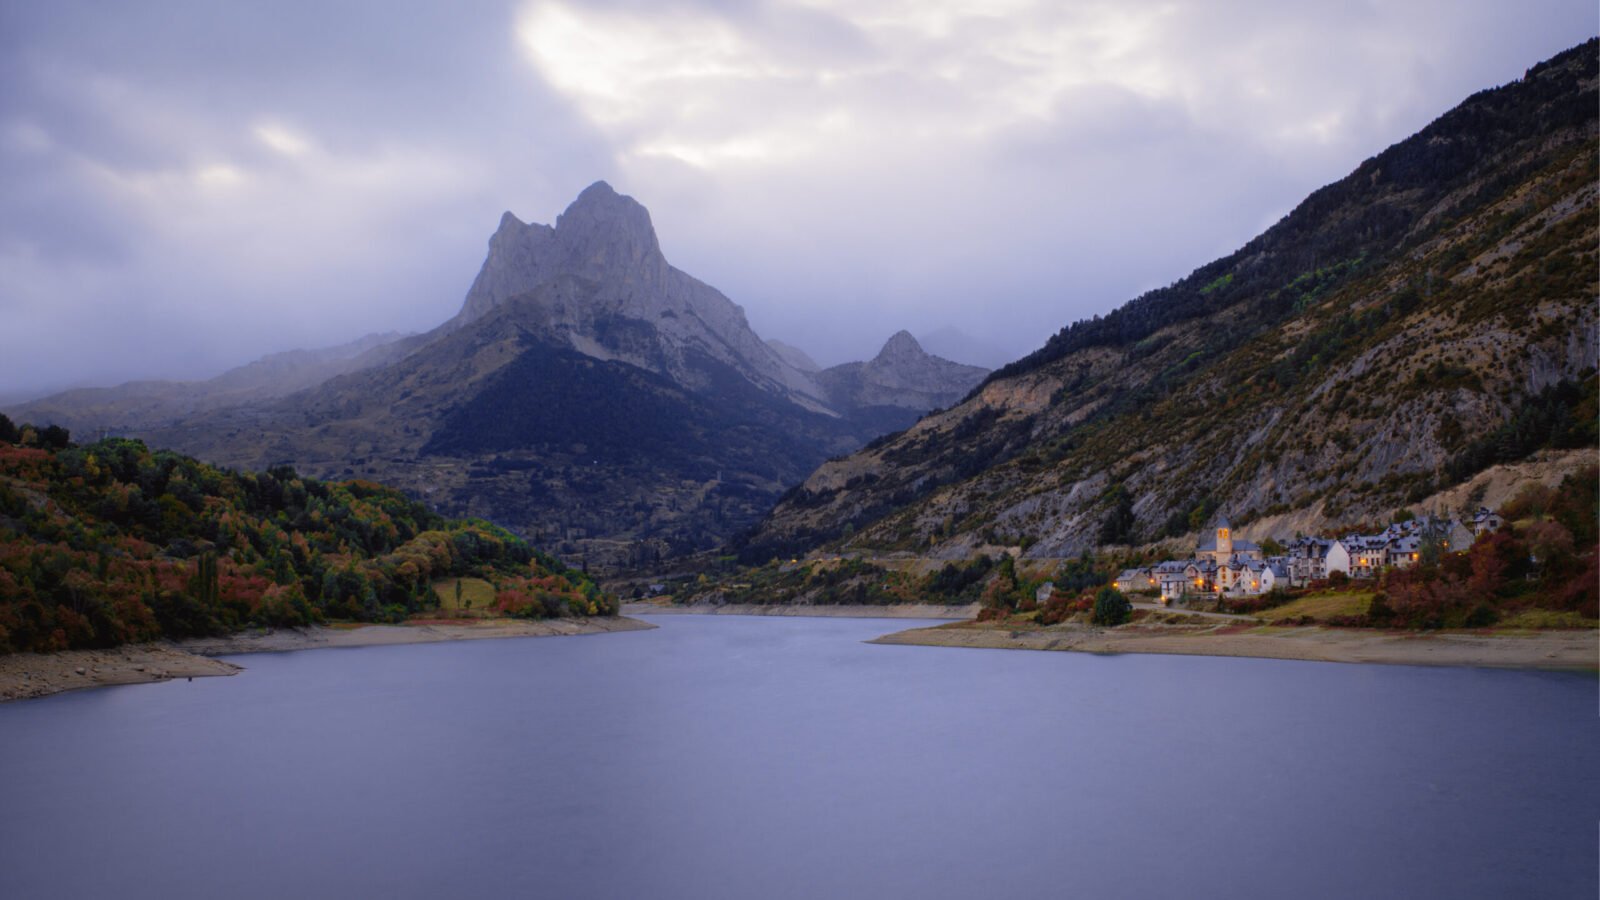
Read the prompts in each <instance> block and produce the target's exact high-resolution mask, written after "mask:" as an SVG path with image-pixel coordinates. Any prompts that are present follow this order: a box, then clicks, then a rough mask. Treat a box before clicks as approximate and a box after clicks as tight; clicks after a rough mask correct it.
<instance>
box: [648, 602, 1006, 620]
mask: <svg viewBox="0 0 1600 900" xmlns="http://www.w3.org/2000/svg"><path fill="white" fill-rule="evenodd" d="M622 613H623V615H630V616H655V615H689V616H818V617H822V618H830V619H832V618H839V619H970V618H973V617H974V616H976V615H977V614H978V604H976V603H973V604H971V605H969V606H940V605H939V604H937V603H896V604H893V605H890V606H862V605H858V604H832V605H822V604H818V605H813V606H805V605H800V604H794V603H772V604H766V603H724V604H721V605H713V604H710V603H694V604H689V605H674V604H670V603H659V604H658V603H650V602H638V603H624V604H622Z"/></svg>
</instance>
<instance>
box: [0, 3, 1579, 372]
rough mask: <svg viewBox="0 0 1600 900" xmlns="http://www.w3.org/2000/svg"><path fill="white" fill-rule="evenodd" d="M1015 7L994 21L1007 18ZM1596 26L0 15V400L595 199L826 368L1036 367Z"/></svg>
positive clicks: (976, 15)
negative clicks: (969, 355)
mask: <svg viewBox="0 0 1600 900" xmlns="http://www.w3.org/2000/svg"><path fill="white" fill-rule="evenodd" d="M996 10H998V11H999V14H996V12H995V11H996ZM1595 19H1596V16H1595V13H1594V10H1593V8H1592V4H1589V3H1580V2H1573V0H1542V2H1537V3H1534V4H1531V5H1530V4H1523V5H1519V6H1518V7H1517V8H1515V9H1512V8H1509V7H1507V5H1505V4H1500V3H1496V2H1490V0H1483V2H1477V3H1443V2H1433V0H1426V2H1424V0H1415V2H1386V3H1383V4H1377V3H1368V4H1322V5H1312V6H1311V7H1306V6H1305V5H1303V4H1282V3H1268V2H1234V3H1221V4H1204V5H1203V6H1202V5H1181V4H1180V5H1174V4H1166V3H1154V2H1149V3H1144V2H1125V3H1103V4H1102V3H1084V2H1077V3H1070V4H1059V3H1032V2H1025V0H1016V2H1012V3H999V2H990V3H982V4H976V3H973V4H969V3H963V2H959V0H950V2H943V3H936V2H915V3H913V2H903V3H902V2H898V0H876V2H844V0H837V2H836V0H793V2H767V3H732V2H675V3H666V4H663V3H658V2H649V3H646V2H585V3H581V4H579V3H558V2H542V0H526V2H523V0H518V2H511V0H503V2H481V3H473V4H451V5H440V4H433V3H423V2H408V3H395V2H381V3H380V2H357V0H339V2H322V3H310V2H272V3H264V2H263V3H242V4H241V3H230V4H215V3H205V2H177V0H167V2H159V0H156V2H147V3H140V4H103V3H91V2H72V0H64V2H56V3H51V4H21V3H14V4H6V5H4V6H0V82H3V84H4V86H5V90H3V91H0V321H4V323H5V325H6V327H5V328H4V329H0V394H8V393H17V392H26V391H34V390H44V389H47V388H52V387H57V386H61V385H64V384H67V383H72V382H99V383H105V382H111V381H119V380H124V379H127V378H133V377H150V376H157V377H204V376H207V375H210V374H214V373H216V372H217V371H220V370H221V369H222V368H224V367H226V366H229V365H234V364H238V363H241V362H244V361H247V360H248V359H250V358H252V357H254V356H258V355H260V354H263V353H267V352H272V351H275V350H281V349H287V348H289V347H294V346H318V345H326V344H331V343H336V342H340V341H344V340H349V339H352V338H354V337H357V336H359V335H360V334H363V333H365V332H368V331H380V330H390V329H396V328H399V329H413V330H420V329H425V328H428V327H431V326H432V325H434V324H437V322H439V321H441V320H442V319H444V318H445V317H447V316H448V315H450V314H452V313H453V312H454V311H455V309H456V308H457V306H458V305H459V303H460V300H461V297H462V295H463V293H464V292H465V289H466V287H467V284H468V283H469V282H470V280H471V277H472V275H473V274H474V272H475V271H476V268H477V265H478V264H479V262H480V261H481V260H482V256H483V252H484V243H485V241H486V239H487V237H488V234H489V233H490V231H491V230H492V229H493V227H494V225H495V223H496V221H497V220H498V217H499V213H500V211H501V210H504V209H511V210H512V211H514V212H516V213H517V214H518V215H519V216H520V217H522V218H523V219H524V220H534V221H545V222H549V221H552V220H553V219H554V218H555V216H556V214H558V213H559V212H560V211H561V209H562V208H563V207H564V206H565V204H566V203H568V202H569V201H570V200H571V199H572V198H573V197H574V196H576V194H577V193H578V191H579V190H581V189H582V188H583V187H584V186H585V185H587V184H588V183H590V182H592V181H594V180H596V179H599V178H604V179H607V180H609V181H611V183H612V184H613V185H614V186H615V187H617V188H618V189H619V190H621V191H623V192H625V193H629V194H632V195H634V196H635V197H637V198H638V199H639V200H640V201H641V202H643V203H644V204H645V205H646V206H648V207H649V208H650V210H651V212H652V214H653V216H654V219H655V221H656V224H657V228H658V231H659V232H660V235H661V240H662V245H663V247H664V249H665V250H666V252H667V254H668V256H669V258H670V259H672V261H673V262H674V263H675V264H677V265H678V266H680V267H681V268H683V269H685V270H686V271H689V272H690V273H692V274H694V275H696V276H698V277H700V278H702V279H704V280H706V281H708V282H710V283H711V284H714V285H716V286H717V287H719V288H721V289H722V290H723V291H724V292H725V293H727V294H728V295H729V296H731V297H732V298H733V299H734V300H735V301H737V302H739V303H741V304H742V305H744V306H745V307H746V309H747V311H748V313H749V316H750V319H751V322H752V324H753V325H754V326H755V327H756V328H757V330H758V331H760V332H761V333H762V334H763V336H766V337H777V338H780V339H783V340H785V341H788V342H790V343H794V344H797V345H799V346H801V347H803V348H805V349H806V350H807V351H809V352H810V353H812V355H813V356H815V357H816V358H817V359H818V360H819V361H822V362H825V363H829V362H837V361H841V360H844V359H848V358H860V357H862V356H865V355H868V354H870V353H872V352H874V351H875V350H876V349H877V345H878V344H879V343H881V341H882V340H883V339H884V338H885V337H887V336H888V335H889V334H890V333H892V332H893V331H895V330H898V329H900V328H910V329H911V330H912V331H914V332H917V333H928V332H932V331H935V330H938V329H940V328H950V327H953V328H957V329H960V330H963V331H966V332H968V333H969V334H972V335H974V336H976V337H978V338H981V339H983V340H987V341H989V342H991V343H994V344H997V345H999V346H1002V347H1004V348H1006V349H1007V350H1008V351H1009V352H1011V353H1013V354H1020V353H1023V352H1026V351H1027V350H1029V349H1031V348H1032V347H1034V346H1036V345H1038V344H1039V343H1040V342H1042V341H1043V339H1044V338H1045V337H1046V336H1048V334H1050V333H1051V332H1053V331H1055V330H1056V329H1057V328H1059V327H1061V326H1062V325H1064V324H1066V323H1068V322H1070V321H1072V320H1074V319H1077V318H1080V317H1083V316H1087V315H1090V314H1093V313H1097V312H1104V311H1106V310H1108V309H1110V308H1111V307H1113V306H1115V305H1117V304H1118V303H1120V302H1122V301H1124V300H1127V299H1129V298H1130V297H1132V296H1134V295H1135V294H1136V293H1138V292H1139V291H1140V290H1143V289H1146V288H1149V287H1153V286H1156V285H1159V284H1165V283H1167V282H1169V281H1171V280H1172V279H1174V278H1176V277H1179V276H1181V275H1182V274H1184V273H1186V272H1187V271H1188V270H1189V269H1191V268H1193V267H1194V266H1196V265H1198V264H1201V263H1203V262H1206V261H1208V260H1209V259H1211V258H1214V257H1215V256H1217V255H1220V254H1222V253H1226V252H1228V251H1229V250H1231V249H1232V248H1234V247H1236V246H1237V245H1238V244H1240V243H1242V242H1243V241H1244V240H1246V239H1248V238H1249V237H1250V236H1251V235H1253V234H1255V233H1256V232H1258V231H1259V230H1260V229H1261V228H1263V227H1265V226H1266V225H1268V224H1270V223H1271V222H1272V221H1274V220H1275V219H1276V218H1277V217H1278V216H1280V215H1282V214H1283V213H1285V212H1287V211H1288V210H1289V208H1291V207H1292V205H1293V204H1294V203H1295V202H1297V201H1298V200H1299V199H1301V198H1302V197H1303V196H1304V195H1305V194H1306V193H1308V192H1309V191H1311V190H1313V189H1315V188H1316V187H1318V186H1320V185H1321V184H1324V183H1326V182H1328V181H1331V180H1333V179H1335V178H1338V177H1340V176H1342V175H1343V174H1344V173H1345V172H1347V171H1349V170H1350V169H1352V168H1354V166H1355V165H1357V164H1358V163H1359V162H1360V161H1361V160H1362V159H1363V158H1365V157H1366V156H1369V155H1371V154H1373V153H1376V152H1378V151H1379V150H1381V149H1382V148H1383V147H1384V146H1386V145H1387V144H1389V143H1392V142H1393V141H1395V140H1399V139H1401V138H1403V137H1405V136H1406V135H1407V134H1409V133H1411V132H1412V131H1415V130H1416V129H1417V128H1419V127H1421V126H1422V125H1424V124H1426V122H1427V121H1429V120H1430V119H1431V118H1433V117H1434V116H1436V115H1438V114H1440V113H1442V112H1444V111H1445V110H1446V109H1448V108H1449V107H1450V106H1452V105H1454V104H1455V103H1456V102H1459V101H1460V100H1461V99H1463V98H1464V97H1465V96H1467V95H1468V94H1470V93H1471V92H1473V91H1475V90H1478V89H1481V88H1484V87H1489V86H1493V85H1495V84H1497V83H1501V82H1504V81H1507V80H1510V79H1511V78H1514V77H1516V76H1518V75H1520V73H1521V71H1522V70H1523V69H1524V68H1526V67H1527V66H1529V65H1531V64H1533V63H1534V62H1537V61H1538V60H1540V59H1543V58H1545V57H1548V56H1550V55H1552V54H1554V53H1555V52H1558V51H1560V50H1562V49H1565V48H1566V47H1568V46H1571V45H1573V44H1575V43H1578V42H1579V41H1581V40H1583V39H1585V38H1586V37H1588V36H1589V35H1590V34H1592V33H1593V32H1594V31H1595V30H1596V21H1595Z"/></svg>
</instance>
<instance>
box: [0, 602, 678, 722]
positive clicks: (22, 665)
mask: <svg viewBox="0 0 1600 900" xmlns="http://www.w3.org/2000/svg"><path fill="white" fill-rule="evenodd" d="M656 627H658V626H655V625H652V624H650V623H649V622H641V621H639V620H637V619H629V618H627V617H625V616H615V617H606V616H593V617H585V618H580V619H551V620H522V619H492V620H488V621H481V622H472V621H465V620H452V621H441V622H423V623H418V624H416V625H358V626H354V627H344V628H341V627H329V626H325V625H311V626H307V627H304V628H283V629H265V630H256V631H243V632H239V633H237V634H232V635H226V636H223V637H213V638H186V639H184V640H181V641H164V642H161V643H155V644H128V645H124V646H121V647H114V648H111V649H109V650H62V651H59V652H56V653H12V654H7V655H4V656H0V703H8V702H11V701H13V700H30V699H33V698H35V697H47V696H50V695H51V694H60V693H65V692H67V691H79V690H86V689H88V688H96V687H109V686H111V685H118V684H154V683H157V682H162V681H172V680H174V679H177V678H190V679H194V678H208V677H218V676H226V675H237V674H238V673H239V672H242V671H244V669H245V668H246V667H245V666H241V665H239V664H238V663H233V662H228V661H226V660H221V659H215V658H213V657H217V656H233V655H238V654H246V653H284V652H288V651H293V650H315V649H319V648H322V647H379V646H391V645H396V644H431V643H437V642H440V641H465V640H492V639H499V638H520V637H556V636H561V635H582V634H609V633H612V632H618V631H647V630H649V629H652V628H656Z"/></svg>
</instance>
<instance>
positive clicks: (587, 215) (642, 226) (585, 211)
mask: <svg viewBox="0 0 1600 900" xmlns="http://www.w3.org/2000/svg"><path fill="white" fill-rule="evenodd" d="M556 236H557V237H558V238H559V239H560V241H561V243H562V244H563V245H566V246H569V247H576V248H582V251H583V252H584V253H585V255H590V254H595V253H604V254H605V256H606V257H607V258H608V261H609V262H612V263H627V262H634V263H637V262H641V261H643V260H645V259H646V258H648V257H651V256H659V255H660V253H661V245H660V244H659V243H658V242H657V241H656V230H655V226H654V225H652V224H651V223H650V211H649V210H647V209H645V208H644V205H643V204H641V203H640V202H639V201H637V200H635V199H633V198H632V197H629V196H627V195H626V194H619V193H617V192H616V191H614V190H612V189H611V185H609V184H606V183H605V182H604V181H596V182H595V183H594V184H591V185H589V186H588V187H586V188H584V189H583V193H581V194H579V195H578V199H576V200H574V201H572V205H571V206H568V207H567V211H566V212H564V213H562V214H561V215H559V216H557V217H556ZM612 250H615V251H617V252H616V253H611V252H609V251H612Z"/></svg>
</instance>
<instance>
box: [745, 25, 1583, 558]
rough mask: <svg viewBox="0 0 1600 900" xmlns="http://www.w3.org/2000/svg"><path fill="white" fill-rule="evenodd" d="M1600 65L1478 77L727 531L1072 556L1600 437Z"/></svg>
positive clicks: (1342, 513) (1395, 500)
mask: <svg viewBox="0 0 1600 900" xmlns="http://www.w3.org/2000/svg"><path fill="white" fill-rule="evenodd" d="M1596 63H1597V44H1596V42H1595V41H1594V40H1591V41H1589V42H1587V43H1585V44H1584V45H1582V46H1579V47H1577V48H1574V49H1573V50H1570V51H1568V52H1566V53H1563V54H1561V55H1559V56H1557V57H1556V58H1554V59H1552V60H1550V61H1549V62H1547V63H1544V64H1542V65H1539V66H1537V67H1535V68H1534V69H1532V70H1530V71H1529V72H1528V73H1527V75H1526V77H1524V78H1523V79H1522V80H1520V81H1518V82H1516V83H1513V84H1509V85H1506V86H1504V87H1501V88H1497V89H1494V90H1487V91H1483V92H1481V93H1479V94H1476V95H1474V96H1473V97H1471V98H1469V99H1467V100H1466V101H1465V102H1463V103H1462V104H1461V105H1460V106H1458V107H1457V108H1455V109H1453V110H1451V111H1450V112H1448V113H1446V114H1445V115H1443V116H1441V117H1440V118H1439V119H1437V120H1436V121H1435V122H1433V123H1432V124H1431V125H1429V126H1428V127H1427V128H1425V129H1423V130H1422V131H1421V132H1420V133H1418V134H1416V135H1414V136H1413V137H1411V138H1409V139H1407V140H1405V141H1403V142H1401V143H1399V144H1396V145H1394V146H1392V147H1390V148H1389V149H1387V150H1385V151H1384V152H1383V153H1381V154H1379V155H1377V156H1375V157H1373V158H1372V159H1369V160H1367V161H1366V162H1364V163H1362V164H1361V166H1360V167H1358V168H1357V169H1356V170H1355V171H1354V172H1352V173H1351V174H1350V175H1349V176H1347V177H1346V178H1344V179H1343V180H1341V181H1339V182H1337V183H1334V184H1331V185H1329V186H1327V187H1325V188H1323V189H1321V190H1319V191H1317V192H1315V193H1314V194H1312V195H1311V196H1310V197H1308V198H1307V199H1306V200H1305V201H1304V202H1303V203H1301V204H1300V205H1299V206H1298V207H1297V208H1296V209H1295V210H1294V211H1293V212H1292V213H1290V214H1289V215H1288V216H1286V217H1285V218H1284V219H1283V220H1281V221H1280V222H1278V223H1277V224H1276V225H1274V226H1273V227H1272V228H1270V229H1268V230H1267V231H1266V232H1265V233H1263V234H1262V235H1261V236H1259V237H1257V238H1256V239H1254V240H1252V241H1251V242H1250V243H1248V244H1246V245H1245V246H1244V247H1243V248H1241V249H1240V250H1239V251H1237V252H1235V253H1233V254H1231V255H1229V256H1227V257H1224V258H1222V259H1219V260H1216V261H1214V262H1211V263H1208V264H1207V265H1204V266H1201V267H1200V268H1199V269H1196V270H1195V271H1194V272H1193V273H1192V274H1190V275H1189V276H1188V277H1186V278H1184V279H1182V280H1180V281H1179V282H1177V283H1176V284H1173V285H1171V286H1169V287H1166V288H1162V289H1159V290H1155V291H1151V292H1150V293H1148V294H1145V295H1144V296H1141V297H1139V298H1138V299H1136V300H1133V301H1131V302H1130V303H1128V304H1126V305H1125V306H1123V307H1121V308H1120V309H1117V310H1115V311H1113V312H1112V313H1110V314H1109V315H1106V316H1104V317H1096V318H1094V319H1091V320H1087V321H1082V322H1078V323H1075V324H1074V325H1072V326H1071V327H1068V328H1064V329H1063V330H1062V331H1061V332H1060V333H1058V334H1057V335H1055V336H1054V337H1053V338H1051V339H1050V341H1049V342H1048V343H1046V345H1045V346H1044V347H1043V348H1042V349H1040V350H1039V351H1037V352H1036V353H1034V354H1032V355H1030V356H1028V357H1026V358H1024V359H1022V360H1019V361H1017V362H1015V363H1013V364H1011V365H1008V366H1006V367H1004V368H1002V369H1000V370H999V371H997V372H995V373H993V374H992V375H991V376H990V377H989V378H988V379H987V380H986V381H985V383H984V384H983V385H981V386H980V387H979V388H978V389H976V390H975V391H974V392H973V393H972V394H971V395H970V396H969V397H968V398H967V400H966V401H964V402H963V403H961V404H960V405H958V406H956V407H954V408H952V409H949V410H946V411H943V412H938V413H934V414H930V415H928V416H926V417H925V418H923V419H922V420H921V421H920V422H918V423H917V424H916V425H915V426H913V427H912V428H910V429H908V430H906V431H905V432H902V433H899V434H896V435H893V436H891V437H887V438H883V439H880V440H878V441H875V442H873V443H872V444H870V445H869V446H868V447H867V448H865V449H864V450H862V451H861V452H859V453H856V454H853V455H851V456H848V457H845V458H842V459H838V460H834V461H830V462H829V463H827V464H825V465H824V466H823V467H822V468H821V469H819V470H818V471H817V472H816V473H814V474H813V475H812V476H811V477H810V478H808V479H807V480H806V482H805V483H804V484H803V485H802V486H800V487H799V488H796V489H795V490H794V491H791V492H790V493H789V494H788V495H787V496H786V497H785V498H784V499H783V500H782V501H781V502H780V503H779V504H778V506H777V508H776V509H775V510H774V511H773V512H772V513H771V514H770V515H769V516H768V517H767V519H766V520H764V521H763V523H762V524H761V525H760V526H759V527H757V528H756V529H754V530H753V531H751V532H749V533H747V534H745V535H742V536H741V537H740V538H739V539H738V540H736V542H735V545H734V546H735V547H736V548H737V549H738V550H739V551H740V552H741V555H742V556H743V557H744V558H745V559H748V560H765V559H767V558H770V557H771V556H774V555H784V556H787V555H790V554H792V553H794V552H797V551H802V550H806V549H810V548H812V547H814V546H816V545H818V544H820V543H823V542H827V541H834V540H836V541H840V542H841V543H843V544H845V545H849V546H853V547H856V548H863V549H866V548H871V549H877V550H900V551H914V552H917V553H925V554H931V555H935V556H948V557H961V556H966V555H969V554H971V553H973V552H975V551H976V550H977V549H979V548H980V547H987V546H1011V547H1018V546H1020V547H1022V548H1024V549H1025V550H1026V552H1027V553H1028V554H1030V555H1034V556H1065V555H1075V554H1076V553H1077V552H1078V551H1079V550H1081V549H1084V548H1089V547H1093V546H1099V545H1107V544H1127V543H1141V542H1148V541H1152V540H1157V539H1161V538H1164V537H1177V536H1181V535H1185V534H1188V533H1190V532H1192V531H1194V530H1196V529H1199V528H1201V527H1203V526H1204V525H1205V524H1206V523H1207V522H1208V521H1209V520H1210V519H1211V518H1212V516H1213V515H1214V514H1215V513H1216V512H1218V511H1222V512H1225V513H1226V514H1227V515H1228V517H1229V518H1230V519H1231V520H1233V522H1234V523H1235V525H1242V526H1245V527H1244V531H1245V533H1247V534H1248V533H1251V529H1252V528H1254V529H1256V530H1258V531H1260V532H1262V533H1266V532H1271V531H1276V532H1284V533H1291V534H1292V533H1293V532H1294V531H1296V530H1303V531H1307V532H1309V531H1313V530H1316V529H1319V528H1323V527H1328V526H1332V525H1337V524H1339V523H1342V522H1348V521H1354V520H1359V519H1362V518H1366V517H1371V516H1375V515H1383V514H1387V512H1388V511H1390V510H1392V509H1393V508H1395V507H1397V506H1402V505H1405V504H1415V503H1422V502H1427V501H1428V500H1429V499H1430V498H1432V497H1434V495H1435V494H1436V492H1438V491H1440V490H1442V489H1444V488H1447V487H1449V486H1451V485H1453V484H1455V483H1458V482H1460V481H1461V480H1463V479H1464V478H1466V477H1468V476H1471V475H1472V474H1474V473H1476V472H1478V471H1479V470H1481V469H1483V468H1484V467H1486V466H1489V465H1492V464H1494V463H1497V462H1509V461H1515V460H1519V459H1522V458H1524V457H1526V456H1527V455H1528V454H1530V453H1533V452H1536V451H1541V450H1550V449H1557V450H1559V449H1564V448H1591V449H1592V448H1594V447H1595V445H1596V437H1595V422H1596V406H1595V394H1596V380H1595V365H1596V343H1597V339H1596V296H1597V283H1596V268H1597V261H1600V258H1597V252H1596V246H1597V222H1600V207H1597V170H1596V150H1597V144H1596V134H1597V127H1596V110H1597V95H1596V68H1597V65H1596ZM1592 458H1593V454H1578V456H1577V457H1574V458H1573V459H1572V460H1571V461H1570V464H1571V465H1573V466H1576V465H1578V464H1579V463H1580V462H1581V460H1583V459H1587V460H1589V461H1591V462H1592Z"/></svg>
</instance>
